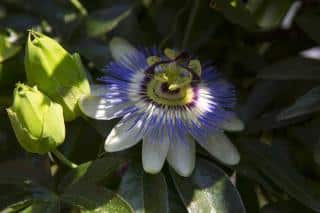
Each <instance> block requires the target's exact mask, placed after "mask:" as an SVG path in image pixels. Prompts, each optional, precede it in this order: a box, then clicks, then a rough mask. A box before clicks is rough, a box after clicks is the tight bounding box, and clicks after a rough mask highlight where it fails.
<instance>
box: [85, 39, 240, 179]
mask: <svg viewBox="0 0 320 213" xmlns="http://www.w3.org/2000/svg"><path fill="white" fill-rule="evenodd" d="M110 50H111V53H112V56H113V58H114V59H115V61H113V62H111V63H110V64H109V65H108V66H107V68H106V76H104V77H102V78H100V80H101V81H102V82H103V83H104V85H102V86H97V87H96V88H93V91H92V93H91V95H90V96H86V97H84V98H82V100H80V109H81V110H82V111H83V112H84V113H85V114H86V115H87V116H89V117H91V118H94V119H99V120H110V119H114V118H118V117H122V119H121V120H120V122H119V123H118V124H117V125H116V126H115V127H114V128H113V129H112V131H111V132H110V134H109V135H108V137H107V139H106V140H105V150H106V151H107V152H115V151H121V150H124V149H126V148H129V147H131V146H133V145H135V144H137V143H138V142H139V141H141V139H142V141H143V142H142V143H143V144H142V163H143V168H144V170H145V171H146V172H148V173H158V172H159V171H160V170H161V168H162V167H163V164H164V162H165V160H166V159H167V161H168V163H169V165H170V166H171V167H172V168H174V169H175V171H176V172H177V173H178V174H180V175H181V176H189V175H190V174H191V173H192V171H193V169H194V166H195V155H196V153H195V141H197V142H198V144H200V145H201V146H202V147H203V148H204V149H206V150H207V151H208V152H209V153H210V154H211V155H213V156H214V157H215V158H216V159H218V160H219V161H221V162H222V163H225V164H227V165H234V164H237V163H238V162H239V160H240V157H239V153H238V151H237V149H236V148H235V146H234V145H233V144H232V143H231V142H230V140H229V139H228V138H227V136H226V135H225V134H224V133H223V130H233V131H236V130H242V129H243V124H242V122H241V121H240V120H239V119H238V118H237V117H236V116H235V114H234V113H233V112H232V109H233V107H234V104H235V92H234V88H233V86H232V85H230V84H229V83H227V82H226V81H225V80H223V79H222V78H221V76H220V75H219V74H218V73H217V72H216V70H215V69H214V67H212V66H211V65H209V64H202V63H201V62H200V61H199V60H198V59H196V58H195V57H192V56H190V55H189V54H188V53H186V52H179V51H175V50H172V49H165V50H164V51H163V52H161V51H159V50H157V49H156V48H151V49H143V50H139V49H136V48H134V47H133V46H131V45H130V44H129V43H128V42H126V41H125V40H123V39H120V38H115V39H113V40H112V41H111V42H110Z"/></svg>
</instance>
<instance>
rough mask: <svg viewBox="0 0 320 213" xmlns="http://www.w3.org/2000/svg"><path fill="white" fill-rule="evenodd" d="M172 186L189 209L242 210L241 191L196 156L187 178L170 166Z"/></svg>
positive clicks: (223, 175) (199, 210)
mask: <svg viewBox="0 0 320 213" xmlns="http://www.w3.org/2000/svg"><path fill="white" fill-rule="evenodd" d="M170 173H171V176H172V178H173V180H174V183H175V186H176V188H177V190H178V192H179V194H180V197H181V199H182V200H183V202H184V204H185V206H186V207H187V209H188V211H189V212H190V213H191V212H203V213H207V212H208V213H209V212H219V213H233V212H237V213H242V212H243V213H244V212H246V211H245V209H244V206H243V204H242V201H241V198H240V195H239V193H238V191H237V189H236V188H235V186H234V185H233V184H232V183H231V182H230V180H229V178H228V176H227V175H226V174H225V173H224V172H223V171H222V170H221V169H219V168H218V167H216V166H215V165H214V164H213V163H210V162H209V161H206V160H202V159H199V158H198V159H197V165H196V168H195V171H194V173H193V174H192V176H191V177H190V178H183V177H180V176H179V175H177V174H176V173H175V172H174V171H172V170H170Z"/></svg>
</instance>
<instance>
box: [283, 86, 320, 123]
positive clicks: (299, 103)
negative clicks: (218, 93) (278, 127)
mask: <svg viewBox="0 0 320 213" xmlns="http://www.w3.org/2000/svg"><path fill="white" fill-rule="evenodd" d="M319 110H320V86H319V87H315V88H313V89H311V90H310V91H309V92H307V93H306V94H305V95H303V96H301V97H299V98H298V99H297V100H296V102H295V103H294V104H293V105H292V106H290V107H289V108H287V109H285V110H284V111H282V112H281V113H280V114H279V116H278V119H279V120H285V119H290V118H294V117H297V116H302V115H306V114H310V113H313V112H316V111H319Z"/></svg>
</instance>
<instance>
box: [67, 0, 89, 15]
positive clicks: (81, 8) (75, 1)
mask: <svg viewBox="0 0 320 213" xmlns="http://www.w3.org/2000/svg"><path fill="white" fill-rule="evenodd" d="M70 2H71V4H72V5H73V6H74V7H75V8H77V10H79V12H80V14H81V15H83V16H86V15H88V12H87V10H86V8H84V6H82V4H81V2H80V1H79V0H70Z"/></svg>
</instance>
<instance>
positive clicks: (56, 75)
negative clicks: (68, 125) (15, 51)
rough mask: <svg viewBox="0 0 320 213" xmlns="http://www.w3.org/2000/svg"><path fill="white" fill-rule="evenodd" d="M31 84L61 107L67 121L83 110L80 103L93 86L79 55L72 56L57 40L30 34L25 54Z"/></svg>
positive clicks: (28, 78)
mask: <svg viewBox="0 0 320 213" xmlns="http://www.w3.org/2000/svg"><path fill="white" fill-rule="evenodd" d="M25 69H26V73H27V80H28V83H29V84H31V85H37V86H38V88H39V89H40V90H41V91H42V92H44V93H46V94H47V95H48V96H49V97H50V98H51V99H52V100H54V101H55V102H57V103H59V104H61V106H62V107H63V114H64V118H65V120H66V121H70V120H73V119H75V118H76V117H77V116H78V115H79V114H80V111H79V109H78V100H79V98H80V97H81V96H83V95H87V94H90V86H89V82H88V79H87V76H86V73H85V69H84V67H83V65H82V63H81V60H80V56H79V55H78V54H73V55H71V54H69V53H68V52H67V51H66V50H65V49H63V47H61V46H60V45H59V44H58V43H57V42H56V41H55V40H53V39H51V38H49V37H47V36H45V35H43V34H41V33H38V32H34V31H30V33H29V37H28V41H27V45H26V54H25Z"/></svg>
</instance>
